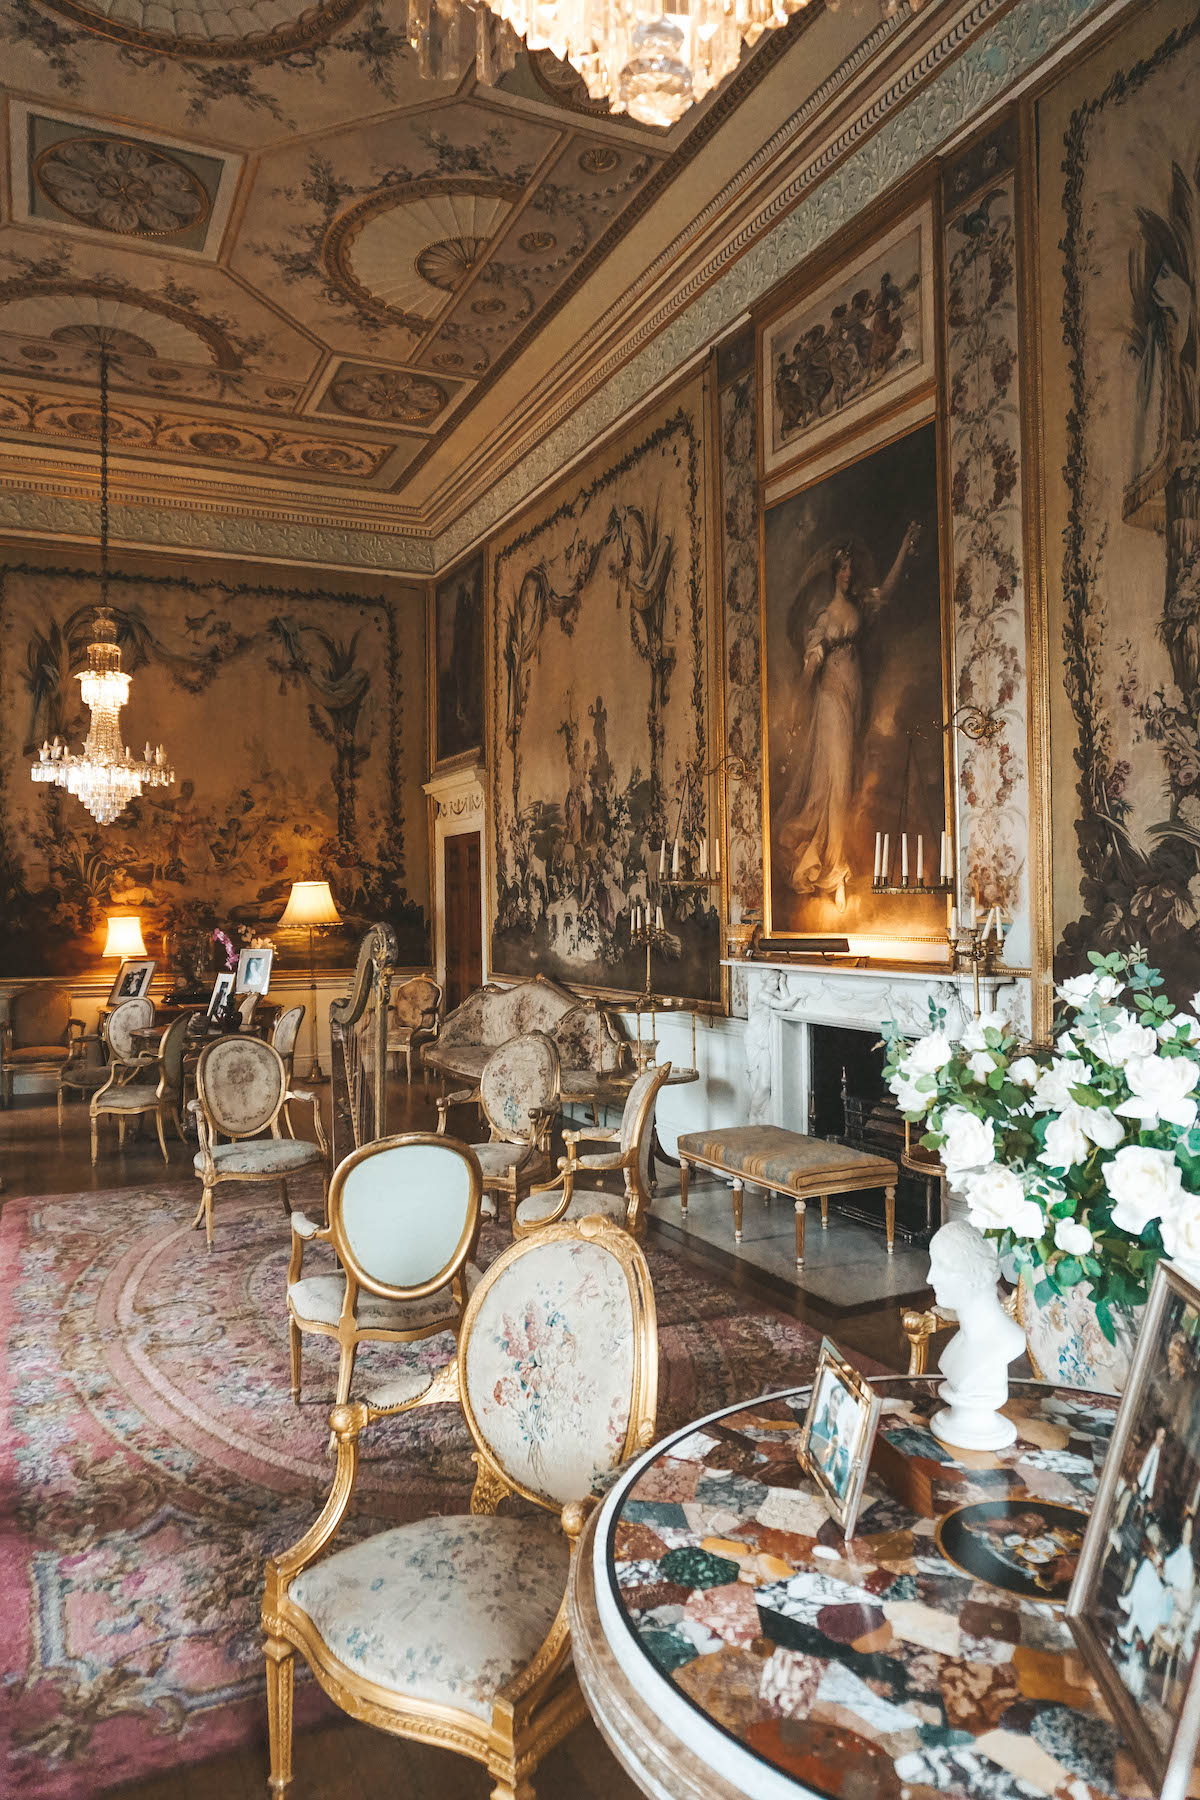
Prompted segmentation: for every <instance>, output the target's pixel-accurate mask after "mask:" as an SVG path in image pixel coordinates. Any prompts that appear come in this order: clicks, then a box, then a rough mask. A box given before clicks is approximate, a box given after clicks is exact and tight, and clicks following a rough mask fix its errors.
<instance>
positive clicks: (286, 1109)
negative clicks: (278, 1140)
mask: <svg viewBox="0 0 1200 1800" xmlns="http://www.w3.org/2000/svg"><path fill="white" fill-rule="evenodd" d="M283 1122H284V1124H285V1125H286V1126H287V1134H288V1136H289V1137H290V1138H294V1137H295V1135H296V1128H295V1126H294V1125H293V1124H292V1108H291V1102H290V1101H287V1100H285V1101H284V1104H283Z"/></svg>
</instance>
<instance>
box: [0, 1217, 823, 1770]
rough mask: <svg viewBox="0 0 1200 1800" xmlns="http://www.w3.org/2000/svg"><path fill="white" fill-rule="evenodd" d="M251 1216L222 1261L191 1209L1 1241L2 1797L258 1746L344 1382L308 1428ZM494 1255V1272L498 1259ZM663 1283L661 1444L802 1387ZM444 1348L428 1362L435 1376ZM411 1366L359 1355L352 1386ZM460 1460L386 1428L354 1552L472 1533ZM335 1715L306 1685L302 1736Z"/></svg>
mask: <svg viewBox="0 0 1200 1800" xmlns="http://www.w3.org/2000/svg"><path fill="white" fill-rule="evenodd" d="M241 1195H242V1197H241V1198H240V1199H239V1200H234V1201H230V1200H225V1199H223V1200H222V1202H221V1205H220V1207H219V1208H218V1218H217V1238H216V1246H215V1249H214V1251H213V1253H212V1255H208V1254H206V1252H205V1249H204V1241H203V1237H202V1236H201V1235H199V1234H193V1232H192V1231H191V1229H190V1221H191V1216H192V1211H193V1209H194V1206H195V1200H196V1196H195V1190H194V1189H193V1188H191V1187H182V1186H172V1187H161V1188H152V1189H138V1188H129V1189H122V1190H116V1191H109V1192H104V1193H99V1194H90V1193H84V1194H72V1195H56V1196H53V1197H48V1198H41V1199H36V1198H35V1199H24V1200H14V1201H10V1202H9V1203H8V1204H7V1205H6V1206H5V1207H4V1211H3V1214H2V1215H0V1308H2V1309H3V1316H2V1329H3V1336H2V1342H3V1346H4V1360H3V1369H2V1373H0V1381H2V1382H3V1384H4V1394H3V1404H4V1409H5V1411H4V1426H3V1437H2V1438H0V1460H2V1463H3V1491H2V1494H0V1509H2V1510H0V1592H2V1593H3V1596H4V1612H5V1615H6V1620H5V1623H6V1626H8V1627H9V1628H8V1629H7V1630H6V1631H5V1632H4V1633H3V1634H2V1636H0V1645H2V1646H3V1649H2V1650H0V1655H2V1656H3V1665H2V1666H3V1677H2V1678H3V1682H4V1693H5V1704H4V1707H3V1725H2V1727H0V1730H2V1732H3V1736H4V1740H5V1741H4V1754H5V1762H4V1765H3V1769H4V1775H3V1776H2V1777H0V1792H3V1793H5V1794H10V1795H12V1796H14V1800H16V1797H17V1796H20V1797H21V1800H68V1797H70V1800H77V1797H81V1796H84V1795H89V1796H90V1795H95V1794H98V1793H100V1792H102V1791H103V1790H104V1789H105V1788H107V1787H109V1786H112V1785H115V1784H117V1783H118V1782H126V1781H132V1780H134V1779H136V1778H137V1777H139V1776H144V1775H148V1774H150V1773H153V1772H157V1771H166V1770H170V1769H171V1768H174V1767H178V1766H180V1765H182V1764H184V1763H188V1762H194V1761H200V1760H206V1759H208V1758H209V1757H213V1756H216V1755H218V1754H220V1753H221V1752H222V1751H226V1750H230V1749H238V1748H240V1747H243V1746H245V1745H248V1744H250V1743H252V1742H257V1741H260V1740H261V1739H263V1738H264V1737H265V1730H266V1725H265V1701H264V1686H263V1678H262V1654H261V1639H260V1633H259V1626H258V1608H259V1603H260V1597H261V1592H262V1567H263V1559H264V1557H265V1556H266V1555H267V1554H268V1553H270V1552H271V1551H274V1550H277V1549H279V1548H282V1547H283V1546H285V1545H287V1544H289V1543H292V1542H294V1541H295V1539H296V1538H298V1537H299V1536H300V1534H301V1533H302V1532H303V1531H304V1530H305V1529H306V1528H307V1527H308V1525H309V1524H310V1523H311V1521H312V1519H313V1518H314V1516H315V1514H316V1513H317V1511H318V1510H319V1508H320V1506H321V1504H322V1502H323V1500H324V1497H325V1494H326V1492H327V1489H328V1484H329V1477H330V1465H329V1464H328V1463H327V1462H326V1460H325V1457H324V1445H325V1441H326V1434H327V1430H328V1425H327V1420H328V1411H329V1405H330V1402H331V1399H332V1394H333V1378H334V1369H335V1356H334V1353H333V1351H332V1346H329V1345H328V1344H326V1343H324V1342H322V1341H319V1340H315V1339H311V1338H309V1339H306V1342H305V1376H304V1389H303V1392H304V1401H303V1404H302V1405H301V1406H300V1407H294V1406H293V1405H292V1404H291V1402H290V1399H289V1396H288V1358H287V1329H286V1322H285V1317H286V1315H285V1312H284V1304H283V1295H284V1286H285V1275H286V1267H287V1257H288V1234H287V1229H286V1226H285V1222H284V1219H283V1217H282V1215H281V1213H280V1210H279V1203H278V1199H277V1195H276V1191H275V1190H268V1189H265V1188H264V1189H261V1190H260V1189H258V1188H255V1187H249V1186H248V1187H245V1188H243V1189H242V1190H241ZM294 1198H295V1199H296V1200H297V1201H298V1202H299V1203H303V1198H304V1197H303V1195H297V1196H295V1197H294ZM318 1204H319V1202H318ZM485 1230H486V1236H485V1240H484V1242H483V1244H482V1246H481V1257H480V1260H481V1261H487V1260H488V1259H489V1258H490V1257H491V1256H494V1255H496V1254H497V1252H498V1251H499V1250H500V1249H501V1248H502V1247H503V1244H504V1242H505V1241H506V1240H507V1232H506V1231H501V1230H500V1229H498V1228H497V1227H495V1226H491V1227H487V1228H485ZM320 1254H325V1255H327V1254H328V1253H327V1252H326V1253H320V1252H319V1253H318V1256H319V1255H320ZM649 1257H650V1263H651V1267H652V1270H653V1275H654V1285H655V1295H656V1300H657V1305H658V1317H659V1329H660V1345H661V1373H660V1389H659V1392H660V1400H659V1426H660V1429H661V1430H663V1431H668V1430H671V1429H673V1428H674V1427H675V1426H677V1425H679V1424H681V1423H683V1422H685V1421H686V1420H687V1419H689V1418H691V1417H694V1416H696V1415H697V1414H698V1413H701V1412H705V1411H708V1410H709V1409H710V1408H712V1407H715V1406H721V1405H724V1404H726V1403H727V1402H730V1401H735V1400H739V1399H746V1398H750V1397H751V1396H753V1395H755V1394H758V1393H760V1392H762V1391H763V1390H764V1389H768V1388H778V1387H782V1386H787V1385H789V1384H790V1383H793V1382H798V1381H800V1380H802V1379H804V1378H805V1377H806V1376H807V1375H808V1374H809V1373H810V1371H811V1369H812V1367H813V1364H814V1362H815V1356H816V1349H817V1339H816V1337H815V1336H814V1334H813V1333H812V1332H811V1331H809V1330H807V1329H806V1328H805V1327H804V1326H802V1325H799V1324H796V1323H793V1322H789V1321H785V1320H783V1319H781V1318H779V1317H777V1316H775V1315H774V1314H772V1313H768V1312H765V1311H761V1310H755V1311H751V1310H747V1307H746V1303H745V1302H744V1300H742V1299H741V1298H739V1296H738V1295H737V1294H736V1293H735V1292H734V1291H733V1290H732V1289H730V1288H727V1287H724V1286H722V1285H720V1284H719V1283H718V1282H716V1281H714V1280H712V1279H709V1278H707V1277H705V1276H700V1275H697V1274H695V1273H694V1272H692V1271H691V1270H689V1269H687V1268H684V1267H682V1266H681V1265H680V1264H679V1263H678V1262H677V1261H676V1260H675V1258H674V1257H673V1255H672V1253H671V1251H670V1250H669V1249H666V1248H657V1247H656V1246H655V1245H654V1244H653V1243H651V1245H650V1248H649ZM308 1266H309V1263H308V1259H307V1258H306V1263H305V1268H306V1272H307V1269H308ZM320 1266H321V1264H320V1263H319V1261H317V1262H314V1268H319V1267H320ZM448 1342H449V1340H448V1339H445V1338H443V1339H439V1340H430V1342H429V1343H428V1344H427V1345H424V1346H421V1347H419V1349H418V1350H417V1354H419V1355H421V1356H422V1357H423V1358H426V1359H428V1360H430V1361H431V1362H437V1363H440V1362H442V1361H444V1360H445V1352H446V1345H447V1344H448ZM410 1354H411V1353H410ZM397 1355H398V1352H397V1351H396V1350H395V1349H393V1348H392V1347H390V1346H382V1345H381V1346H372V1347H369V1348H366V1349H364V1350H363V1351H362V1352H361V1353H360V1358H359V1373H358V1377H357V1381H356V1386H358V1387H369V1386H371V1385H373V1384H374V1383H375V1381H377V1380H378V1379H381V1378H382V1377H384V1376H386V1374H387V1372H388V1370H389V1368H391V1367H393V1366H394V1364H395V1359H396V1357H397ZM469 1445H470V1440H469V1438H468V1435H467V1432H466V1429H465V1427H464V1425H463V1424H462V1421H461V1419H460V1417H459V1415H458V1413H457V1411H456V1410H455V1409H454V1408H451V1407H437V1408H430V1409H429V1410H428V1411H422V1412H418V1413H417V1414H415V1415H412V1416H410V1417H409V1418H407V1419H403V1420H395V1421H388V1422H386V1423H385V1424H384V1425H382V1426H380V1427H377V1428H376V1429H375V1430H374V1432H373V1433H372V1434H370V1435H369V1437H368V1438H367V1439H366V1440H365V1456H364V1460H363V1465H362V1470H361V1474H360V1479H359V1486H358V1502H359V1504H358V1510H357V1512H356V1514H355V1515H354V1521H355V1522H354V1532H355V1533H356V1534H357V1533H360V1532H365V1531H369V1530H372V1529H377V1528H378V1527H379V1525H380V1523H381V1522H399V1521H404V1520H408V1519H415V1518H420V1517H423V1516H426V1515H428V1514H430V1513H439V1512H458V1511H465V1510H466V1509H467V1506H468V1502H469V1497H470V1491H471V1484H472V1480H473V1475H474V1469H473V1466H472V1464H471V1461H470V1451H469ZM327 1710H332V1709H329V1708H328V1703H327V1702H326V1701H325V1700H324V1697H323V1696H322V1695H321V1694H320V1692H319V1690H317V1689H316V1687H315V1684H313V1683H312V1682H311V1681H309V1680H305V1681H303V1682H302V1684H301V1686H300V1687H299V1688H298V1692H297V1717H298V1722H299V1723H300V1724H304V1723H310V1722H312V1721H313V1720H314V1719H316V1718H318V1717H319V1716H322V1715H323V1714H325V1713H326V1711H327Z"/></svg>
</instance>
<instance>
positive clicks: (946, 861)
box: [938, 831, 950, 881]
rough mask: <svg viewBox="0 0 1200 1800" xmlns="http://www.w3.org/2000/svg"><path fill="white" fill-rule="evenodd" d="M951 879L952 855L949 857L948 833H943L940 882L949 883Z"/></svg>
mask: <svg viewBox="0 0 1200 1800" xmlns="http://www.w3.org/2000/svg"><path fill="white" fill-rule="evenodd" d="M949 879H950V855H949V849H948V846H947V843H946V833H945V832H944V831H943V833H942V848H941V857H940V860H939V862H938V880H939V881H949Z"/></svg>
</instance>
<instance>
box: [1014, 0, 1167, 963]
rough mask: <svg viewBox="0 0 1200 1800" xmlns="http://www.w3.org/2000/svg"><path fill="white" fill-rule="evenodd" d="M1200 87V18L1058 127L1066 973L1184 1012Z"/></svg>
mask: <svg viewBox="0 0 1200 1800" xmlns="http://www.w3.org/2000/svg"><path fill="white" fill-rule="evenodd" d="M1198 84H1200V14H1198V13H1197V11H1196V7H1195V6H1194V5H1181V4H1163V5H1159V6H1155V7H1152V8H1149V9H1147V10H1145V11H1144V12H1142V13H1141V14H1140V15H1139V17H1138V18H1137V20H1136V21H1135V22H1134V23H1133V24H1131V25H1130V26H1129V27H1128V28H1127V29H1126V30H1124V31H1122V32H1121V34H1120V35H1119V37H1117V38H1116V39H1114V40H1113V41H1112V42H1111V43H1110V44H1108V45H1107V46H1105V48H1104V49H1103V50H1102V51H1100V52H1098V53H1097V54H1096V55H1095V56H1094V57H1091V58H1089V59H1088V60H1087V61H1085V62H1084V63H1083V64H1082V65H1081V66H1080V67H1079V68H1078V69H1077V70H1076V71H1075V72H1074V73H1073V74H1072V75H1070V76H1069V77H1067V78H1066V80H1065V81H1064V82H1063V84H1061V86H1060V87H1059V88H1058V89H1057V90H1055V91H1054V93H1052V94H1051V95H1050V96H1049V98H1048V99H1047V100H1045V101H1044V102H1043V103H1042V105H1041V107H1040V108H1039V143H1040V146H1041V167H1040V188H1041V195H1042V203H1043V222H1042V227H1041V238H1040V245H1039V254H1040V257H1041V290H1042V294H1043V307H1044V312H1043V321H1042V325H1043V343H1044V345H1045V355H1046V367H1045V370H1044V396H1045V418H1046V436H1047V456H1046V468H1047V471H1048V480H1047V544H1048V559H1047V561H1048V574H1049V581H1050V608H1051V610H1050V630H1051V653H1052V655H1053V656H1054V657H1055V658H1056V662H1055V665H1054V666H1055V667H1057V668H1058V669H1060V670H1061V678H1060V679H1058V680H1053V681H1052V682H1051V693H1052V704H1053V707H1054V711H1053V714H1052V723H1053V733H1054V736H1053V741H1054V744H1055V759H1054V760H1055V780H1054V783H1053V806H1054V837H1055V923H1056V927H1057V929H1058V932H1059V934H1060V935H1059V945H1058V954H1059V958H1060V960H1061V962H1062V964H1063V966H1064V967H1066V966H1067V965H1074V964H1076V963H1082V961H1083V959H1084V957H1085V954H1086V952H1087V951H1088V950H1089V949H1093V948H1100V949H1104V948H1108V947H1111V946H1115V945H1118V944H1120V945H1127V944H1131V943H1140V944H1142V945H1144V946H1145V947H1146V949H1147V950H1148V952H1149V959H1150V961H1151V962H1153V963H1155V964H1157V965H1158V966H1159V967H1161V968H1162V969H1163V970H1164V972H1165V973H1166V974H1167V976H1168V979H1169V982H1170V984H1171V986H1172V989H1173V991H1174V992H1175V993H1176V994H1177V995H1178V997H1180V998H1190V996H1191V994H1192V993H1193V991H1194V990H1195V988H1196V987H1197V985H1198V984H1200V934H1198V932H1197V926H1198V924H1200V630H1198V629H1197V617H1198V605H1200V384H1198V380H1197V366H1198V362H1200V327H1198V324H1197V318H1198V313H1197V308H1198V304H1200V285H1198V283H1200V122H1198V120H1197V112H1196V104H1195V96H1196V93H1197V88H1198ZM1060 205H1061V207H1062V212H1061V213H1060V212H1059V210H1058V208H1059V207H1060ZM1118 419H1119V420H1127V421H1128V422H1129V423H1128V427H1127V428H1126V427H1122V428H1121V429H1115V428H1114V421H1115V420H1118ZM1060 471H1061V475H1060V473H1059V472H1060Z"/></svg>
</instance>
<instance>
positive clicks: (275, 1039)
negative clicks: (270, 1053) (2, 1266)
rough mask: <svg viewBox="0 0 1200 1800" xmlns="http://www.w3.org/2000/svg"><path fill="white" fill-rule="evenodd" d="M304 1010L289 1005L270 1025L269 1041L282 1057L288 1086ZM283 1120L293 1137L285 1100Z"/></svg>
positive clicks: (290, 1082) (293, 1068) (288, 1132)
mask: <svg viewBox="0 0 1200 1800" xmlns="http://www.w3.org/2000/svg"><path fill="white" fill-rule="evenodd" d="M306 1011H307V1008H306V1007H303V1006H289V1007H288V1009H287V1011H286V1012H281V1013H280V1015H279V1017H278V1018H277V1019H276V1021H275V1023H274V1025H272V1027H271V1043H272V1045H273V1046H274V1048H275V1049H276V1050H278V1052H279V1054H280V1056H281V1057H282V1058H283V1072H284V1075H285V1077H286V1079H287V1084H288V1086H289V1088H290V1087H291V1085H292V1080H293V1071H294V1070H295V1066H296V1045H297V1043H298V1042H299V1041H300V1027H301V1025H303V1023H304V1014H305V1012H306ZM283 1122H284V1124H285V1125H286V1126H287V1134H288V1136H289V1137H290V1138H294V1137H295V1135H296V1133H295V1132H294V1131H293V1129H292V1115H291V1113H290V1112H289V1111H288V1103H287V1101H286V1100H285V1101H284V1103H283Z"/></svg>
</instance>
